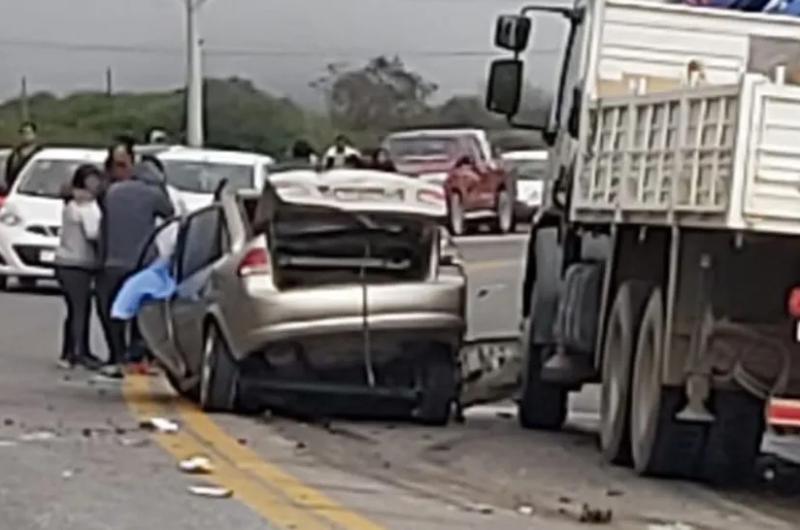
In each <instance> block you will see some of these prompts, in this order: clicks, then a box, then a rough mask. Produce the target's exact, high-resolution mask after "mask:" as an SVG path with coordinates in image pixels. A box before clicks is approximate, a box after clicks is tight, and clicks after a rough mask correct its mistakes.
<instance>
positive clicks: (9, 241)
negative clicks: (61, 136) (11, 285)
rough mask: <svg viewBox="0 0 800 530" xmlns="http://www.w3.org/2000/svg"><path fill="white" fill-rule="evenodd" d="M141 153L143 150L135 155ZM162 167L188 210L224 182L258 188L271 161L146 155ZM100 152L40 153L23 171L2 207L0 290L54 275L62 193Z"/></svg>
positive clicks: (171, 150) (177, 151)
mask: <svg viewBox="0 0 800 530" xmlns="http://www.w3.org/2000/svg"><path fill="white" fill-rule="evenodd" d="M139 152H140V154H142V151H141V150H140V151H139ZM147 152H148V153H150V154H154V155H156V156H157V157H158V158H159V159H160V160H161V162H163V164H164V166H165V170H166V173H167V179H168V184H169V185H170V186H172V187H173V188H174V189H175V190H177V192H178V195H179V197H180V199H182V201H183V203H184V204H185V206H186V209H187V210H188V212H192V211H195V210H197V209H200V208H203V207H205V206H208V205H209V204H211V203H212V201H213V195H214V191H215V190H216V188H217V185H218V184H219V183H220V182H221V181H222V180H223V179H227V180H228V185H229V187H231V188H234V189H250V188H252V189H257V190H260V189H261V188H262V186H263V184H264V181H265V179H266V176H267V171H268V169H267V168H268V166H269V165H270V164H272V163H273V160H272V159H271V158H270V157H268V156H264V155H259V154H254V153H242V152H236V151H215V150H210V149H191V148H186V147H166V148H164V149H163V150H158V151H150V150H148V151H147ZM106 154H107V152H106V151H105V150H102V149H50V148H48V149H43V150H42V151H40V152H39V153H37V154H36V155H35V156H34V157H33V158H32V159H31V161H30V163H29V164H28V165H27V167H26V168H25V169H24V170H23V171H22V173H21V174H20V176H19V178H18V179H17V181H16V182H15V184H14V187H13V188H12V189H11V190H10V192H9V195H8V197H7V198H6V201H5V204H4V205H3V207H2V208H1V209H0V288H5V287H6V285H7V280H8V278H17V279H19V280H20V283H21V284H22V285H23V286H26V287H30V286H33V285H34V284H35V283H36V280H38V279H47V278H52V277H53V261H54V259H55V249H56V247H57V246H58V234H59V231H60V229H61V211H62V207H63V202H62V200H61V198H60V191H61V189H62V187H63V186H64V184H65V183H66V182H68V181H69V180H70V179H71V178H72V174H73V173H74V172H75V169H77V167H78V166H79V165H81V164H86V163H90V164H95V165H96V166H97V167H98V168H102V166H103V162H104V161H105V158H106Z"/></svg>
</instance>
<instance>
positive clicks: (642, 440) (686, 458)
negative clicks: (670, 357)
mask: <svg viewBox="0 0 800 530" xmlns="http://www.w3.org/2000/svg"><path fill="white" fill-rule="evenodd" d="M663 339H664V302H663V297H662V295H661V289H659V288H656V289H654V290H653V291H652V292H651V294H650V297H649V299H648V301H647V305H646V306H645V310H644V314H643V316H642V323H641V325H640V326H639V336H638V339H637V341H636V356H635V360H634V368H633V386H632V393H631V452H632V454H633V465H634V468H635V469H636V471H637V472H638V473H639V474H642V475H661V476H668V477H680V478H695V477H696V472H697V469H698V467H697V466H698V460H699V457H700V456H701V455H702V451H703V446H704V439H705V433H704V428H703V426H702V425H698V424H691V423H683V422H678V421H676V420H675V414H677V412H678V411H679V410H680V406H681V405H682V404H683V403H684V402H685V399H684V394H683V389H682V388H669V387H665V386H664V385H662V383H661V380H662V368H663V366H664V351H663Z"/></svg>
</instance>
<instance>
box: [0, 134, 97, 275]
mask: <svg viewBox="0 0 800 530" xmlns="http://www.w3.org/2000/svg"><path fill="white" fill-rule="evenodd" d="M105 157H106V152H105V151H103V150H100V149H43V150H42V151H39V152H38V153H37V154H36V155H35V156H34V157H33V158H32V159H31V160H30V162H29V163H28V164H27V165H26V166H25V169H23V170H22V173H20V175H19V177H18V178H17V180H16V182H15V183H14V186H13V187H12V188H11V190H10V191H9V194H8V196H7V197H6V200H5V202H4V203H3V207H2V208H0V288H5V287H6V284H7V280H8V278H9V277H15V278H17V279H19V281H20V283H21V284H22V285H23V286H25V287H30V286H33V285H34V284H35V283H36V280H37V279H46V278H52V277H53V262H54V260H55V249H56V247H57V246H58V234H59V232H60V230H61V210H62V207H63V199H62V198H61V190H62V187H63V186H64V184H65V183H67V182H69V180H70V179H71V178H72V174H73V173H74V172H75V169H77V167H78V166H79V165H81V164H87V163H88V164H94V165H96V166H97V167H102V164H103V161H104V160H105Z"/></svg>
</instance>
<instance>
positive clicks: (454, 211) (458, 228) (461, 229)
mask: <svg viewBox="0 0 800 530" xmlns="http://www.w3.org/2000/svg"><path fill="white" fill-rule="evenodd" d="M447 215H448V221H449V222H448V224H449V226H450V233H451V234H453V235H454V236H463V235H465V234H466V233H467V221H466V218H465V216H464V200H463V199H462V198H461V195H460V194H459V193H456V192H453V193H451V194H450V199H449V200H448V204H447Z"/></svg>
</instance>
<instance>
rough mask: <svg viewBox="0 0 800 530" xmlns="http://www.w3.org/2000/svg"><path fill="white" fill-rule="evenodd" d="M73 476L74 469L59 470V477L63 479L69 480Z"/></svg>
mask: <svg viewBox="0 0 800 530" xmlns="http://www.w3.org/2000/svg"><path fill="white" fill-rule="evenodd" d="M74 476H75V471H73V470H71V469H67V470H65V471H62V472H61V478H63V479H64V480H69V479H71V478H72V477H74Z"/></svg>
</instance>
